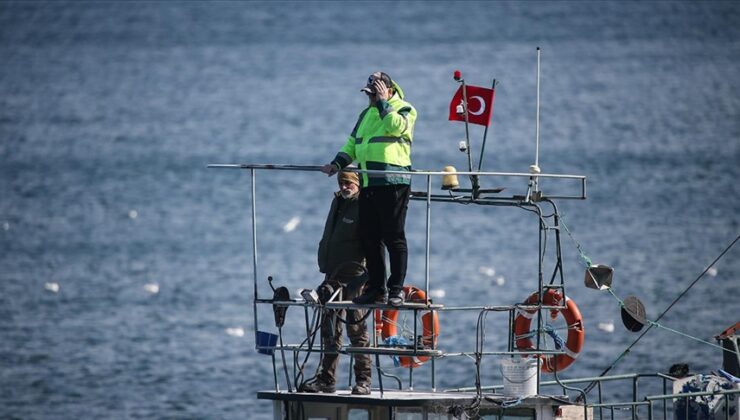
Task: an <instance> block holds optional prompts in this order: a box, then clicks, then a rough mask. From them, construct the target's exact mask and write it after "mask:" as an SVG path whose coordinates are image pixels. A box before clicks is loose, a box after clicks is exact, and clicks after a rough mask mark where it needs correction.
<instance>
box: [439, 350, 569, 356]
mask: <svg viewBox="0 0 740 420" xmlns="http://www.w3.org/2000/svg"><path fill="white" fill-rule="evenodd" d="M476 354H480V355H481V356H534V355H538V354H547V355H558V354H565V352H564V351H562V350H526V351H524V350H522V351H482V352H480V353H475V352H466V351H463V352H457V353H445V354H444V356H445V357H458V356H470V357H472V356H475V355H476Z"/></svg>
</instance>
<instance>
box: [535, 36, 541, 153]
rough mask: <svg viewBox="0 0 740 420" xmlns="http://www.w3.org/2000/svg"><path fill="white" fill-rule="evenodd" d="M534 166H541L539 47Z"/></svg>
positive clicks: (538, 51) (538, 55) (538, 52)
mask: <svg viewBox="0 0 740 420" xmlns="http://www.w3.org/2000/svg"><path fill="white" fill-rule="evenodd" d="M534 164H535V165H537V166H540V47H537V112H536V115H535V149H534Z"/></svg>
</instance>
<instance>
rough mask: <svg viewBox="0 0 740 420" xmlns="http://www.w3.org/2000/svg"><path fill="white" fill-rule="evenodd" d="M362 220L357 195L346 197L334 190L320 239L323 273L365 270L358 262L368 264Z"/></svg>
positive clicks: (343, 274) (349, 273)
mask: <svg viewBox="0 0 740 420" xmlns="http://www.w3.org/2000/svg"><path fill="white" fill-rule="evenodd" d="M359 222H360V211H359V200H358V197H355V198H349V199H345V198H343V197H342V195H341V194H339V193H338V192H337V193H335V194H334V200H333V201H332V202H331V209H330V210H329V215H328V216H327V217H326V224H325V225H324V234H323V236H322V237H321V242H319V270H320V271H321V272H322V273H325V274H329V275H332V274H337V275H339V276H341V277H354V276H357V275H360V274H362V273H363V272H364V270H363V269H362V268H361V267H360V266H359V265H358V264H360V265H364V264H365V253H364V252H363V251H362V242H361V241H360V226H359ZM351 262H354V263H356V264H351ZM345 263H347V264H345ZM337 269H339V270H338V271H337V272H336V273H335V270H337Z"/></svg>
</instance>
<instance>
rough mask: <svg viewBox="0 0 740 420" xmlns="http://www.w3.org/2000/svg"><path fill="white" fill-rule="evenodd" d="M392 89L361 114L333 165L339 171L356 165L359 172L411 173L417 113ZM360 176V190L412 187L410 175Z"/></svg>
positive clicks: (401, 95) (401, 92)
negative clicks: (398, 185) (385, 97)
mask: <svg viewBox="0 0 740 420" xmlns="http://www.w3.org/2000/svg"><path fill="white" fill-rule="evenodd" d="M394 87H395V93H394V94H393V97H391V98H390V99H388V101H387V102H386V101H378V102H377V103H376V105H375V106H368V107H367V108H365V110H364V111H362V113H361V114H360V117H359V118H358V119H357V124H355V128H354V129H353V130H352V134H350V136H349V138H348V139H347V143H345V145H344V147H342V149H341V150H340V151H339V153H337V155H336V157H335V158H334V160H333V161H332V163H333V164H335V165H337V167H339V168H340V169H341V168H344V167H346V166H347V165H349V164H351V163H352V162H354V161H357V163H358V167H359V169H373V170H392V171H408V172H410V171H411V143H412V141H413V136H414V123H415V122H416V109H414V107H413V106H411V104H410V103H408V102H406V101H404V100H403V91H402V90H401V88H400V87H398V85H396V84H395V83H394ZM361 175H362V176H361V178H362V186H363V187H373V186H379V185H393V184H407V185H408V184H410V183H411V175H399V174H383V175H370V176H368V174H361Z"/></svg>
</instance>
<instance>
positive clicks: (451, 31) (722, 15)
mask: <svg viewBox="0 0 740 420" xmlns="http://www.w3.org/2000/svg"><path fill="white" fill-rule="evenodd" d="M738 22H740V6H739V5H738V3H730V2H702V3H688V2H657V3H651V2H639V3H622V2H615V3H609V2H574V3H569V2H545V3H538V2H512V3H508V2H496V3H475V2H462V3H446V2H434V3H429V4H427V3H422V2H413V3H405V2H398V3H396V2H393V3H376V2H372V3H353V4H349V5H344V4H340V3H334V2H328V3H318V2H306V3H280V2H274V3H252V2H249V3H236V2H233V3H232V2H225V3H220V2H215V3H200V2H182V3H178V2H152V3H146V2H125V3H124V2H120V3H119V2H101V3H82V2H76V3H61V2H50V3H44V2H19V3H13V2H2V3H0V197H1V198H0V418H23V419H37V418H38V419H42V418H49V419H51V418H54V419H56V418H129V417H144V418H151V417H154V418H255V419H269V418H271V414H270V411H271V405H270V404H269V403H267V402H264V401H258V400H257V399H256V396H255V392H256V391H257V390H259V389H270V388H271V387H273V381H272V375H273V374H272V368H271V364H270V359H269V357H265V356H262V355H259V354H257V353H256V352H255V350H254V345H255V343H254V335H253V329H254V315H253V311H252V303H251V302H252V298H253V281H252V279H253V271H252V260H251V252H252V242H251V234H252V228H251V222H250V210H249V203H250V200H251V198H252V197H251V192H250V191H251V189H250V177H249V174H248V172H245V171H237V170H215V169H206V165H207V164H208V163H291V164H313V165H317V164H323V163H325V162H327V161H328V160H329V159H330V158H331V157H333V155H334V153H335V152H336V151H337V150H338V148H339V147H340V146H341V145H342V144H343V142H344V140H345V139H346V136H347V135H348V134H349V132H350V130H351V129H352V126H353V124H354V122H355V119H356V117H357V114H358V113H359V111H360V110H361V109H362V108H363V106H364V105H365V101H366V99H365V98H364V97H363V95H362V94H361V93H360V92H359V88H360V87H361V86H362V85H363V84H364V81H365V79H366V77H367V76H368V74H370V73H371V72H373V71H376V70H379V69H380V70H384V71H386V72H388V73H389V74H390V75H391V76H392V77H393V78H394V79H396V80H397V82H398V83H399V84H400V85H401V86H402V87H403V89H404V90H405V92H406V94H407V98H408V99H409V100H410V101H411V102H412V103H413V104H414V105H415V106H416V107H417V109H418V112H419V118H418V120H417V125H416V132H415V141H414V151H413V161H414V166H415V167H416V168H417V169H434V170H439V169H441V168H442V167H444V166H445V165H450V164H451V165H455V166H456V167H457V168H458V169H464V168H465V167H466V166H467V160H466V158H465V155H463V154H462V153H460V152H459V151H458V150H457V144H458V142H459V141H460V140H461V139H463V138H464V128H463V126H462V125H461V124H460V123H452V122H448V121H447V120H446V119H447V118H446V117H447V106H448V103H449V100H450V99H451V97H452V95H453V93H454V91H455V90H456V88H457V86H456V84H455V82H454V81H453V80H452V77H451V76H452V72H453V71H454V70H455V69H460V70H462V71H463V74H464V76H465V77H466V80H467V81H468V83H471V84H474V85H481V86H489V85H490V83H491V80H492V79H493V78H495V79H497V80H498V81H499V85H498V87H497V92H496V104H495V112H494V117H493V121H494V122H493V125H492V126H491V128H490V130H489V133H488V143H487V145H486V150H485V156H484V162H483V168H484V170H490V171H506V172H524V171H526V170H527V168H528V166H529V165H530V164H532V163H533V161H534V155H535V146H534V138H535V125H534V121H535V101H536V89H535V80H536V79H535V75H536V54H535V48H536V47H538V46H539V47H541V48H542V66H541V67H542V80H541V103H542V106H541V136H540V137H541V145H540V160H539V163H540V166H541V167H542V169H543V171H544V172H548V173H569V174H582V175H586V176H587V177H588V200H586V201H562V202H559V203H558V204H559V208H560V211H561V213H562V214H563V215H564V221H565V223H566V224H567V226H568V227H569V228H570V231H571V232H572V234H573V237H574V238H575V239H576V240H577V241H578V243H580V244H581V247H582V249H583V251H584V252H585V253H586V254H587V255H588V256H589V257H591V258H592V259H593V261H594V262H596V263H605V264H609V265H612V266H613V267H614V268H615V275H614V284H613V286H614V287H613V291H614V293H615V295H616V296H618V297H620V298H625V297H626V296H629V295H635V296H637V297H639V298H640V299H641V300H642V301H643V302H644V304H645V306H646V309H647V314H648V316H649V317H650V318H651V319H655V318H656V317H657V316H658V315H660V313H661V312H662V311H663V310H664V309H665V308H666V307H667V306H668V305H669V304H670V303H671V302H672V301H673V300H674V299H675V298H676V297H677V296H678V295H679V294H680V293H681V292H682V291H684V290H685V289H686V287H688V285H689V284H690V283H691V282H692V281H693V280H694V279H695V278H696V277H697V276H698V275H699V274H700V273H701V272H702V271H703V270H704V269H705V268H706V267H707V266H708V264H710V263H711V262H712V261H713V260H714V258H715V257H717V255H719V253H720V252H721V251H722V250H723V249H724V248H725V247H726V246H727V245H728V244H729V243H730V242H732V240H734V239H735V238H736V237H737V235H738V234H739V233H740V184H739V183H738V176H740V169H738V167H739V165H740V77H738V75H740V59H738V57H740V26H739V25H738ZM482 134H483V131H482V130H481V129H479V127H473V129H472V130H471V135H472V143H473V147H474V148H475V149H476V150H479V147H480V144H481V138H482ZM475 160H476V162H477V160H478V155H477V152H476V154H475ZM257 180H258V185H257V195H256V198H257V203H258V210H257V217H258V221H259V225H258V229H257V230H258V235H259V237H258V239H259V246H260V254H259V263H260V265H259V269H258V273H257V275H258V278H259V295H260V297H270V296H271V291H270V289H269V287H268V285H267V282H266V281H265V279H266V277H267V276H268V275H272V276H274V278H275V282H276V283H277V284H279V285H285V286H288V288H289V289H290V290H291V291H292V292H293V293H294V294H295V293H296V292H295V291H296V290H297V289H299V288H302V287H314V286H315V285H317V284H318V282H319V281H320V280H321V276H320V274H319V273H318V271H317V267H316V263H315V252H316V247H317V243H318V240H319V237H320V235H321V229H322V226H323V222H324V217H325V215H326V212H327V210H328V205H329V201H330V198H331V193H332V191H333V190H334V189H335V184H334V180H333V179H327V178H326V177H324V176H320V175H319V174H317V173H311V172H299V173H288V172H282V171H280V172H264V171H263V172H258V173H257ZM425 182H426V180H425V179H422V178H419V179H416V181H415V184H414V189H416V190H423V189H425ZM433 186H434V188H435V189H436V188H438V186H439V180H438V179H435V180H434V182H433ZM484 186H485V187H495V186H502V187H506V188H507V190H506V192H507V193H509V194H511V193H514V194H516V193H522V192H523V191H524V188H525V185H524V184H523V183H522V181H521V180H517V179H513V178H504V179H496V180H491V179H487V180H486V181H485V182H484ZM574 187H575V186H574V185H573V184H567V183H566V184H555V183H552V182H550V183H544V182H543V189H545V192H548V191H552V192H553V193H554V192H561V191H562V192H571V193H572V192H577V188H574ZM425 221H426V218H425V206H424V205H423V203H418V202H414V203H412V204H411V206H410V209H409V218H408V223H407V231H408V237H409V246H410V254H411V255H410V267H409V275H408V279H407V284H416V285H419V286H423V284H424V243H425V237H424V227H425ZM291 228H293V229H292V230H291ZM553 236H554V234H553V233H552V232H551V233H550V235H549V238H548V248H547V253H548V254H547V257H546V259H545V271H546V274H545V280H546V281H549V278H550V275H551V271H552V269H553V262H552V255H553V253H554V250H555V248H554V242H553V241H552V240H553ZM431 240H432V248H431V264H430V270H431V276H430V280H431V289H433V290H435V292H436V293H437V296H441V295H442V294H444V297H438V298H437V302H439V303H444V304H445V305H447V306H465V305H506V304H511V303H514V302H518V301H521V300H523V299H524V298H525V297H526V296H528V295H529V293H531V292H532V291H533V290H534V289H535V288H536V286H537V219H536V217H535V216H534V215H533V214H532V213H530V212H526V211H522V210H520V209H516V208H500V207H495V208H490V207H480V206H474V205H471V206H463V205H460V206H457V205H444V204H439V205H437V204H435V205H434V206H433V209H432V231H431ZM562 243H563V250H562V253H563V258H564V272H565V279H566V282H567V283H566V285H567V286H568V287H569V288H568V294H569V295H570V296H571V297H572V298H573V299H574V300H575V301H576V302H577V303H578V305H579V307H580V309H581V311H582V313H583V314H584V317H585V318H586V321H585V322H586V330H587V333H586V345H585V348H584V350H583V352H582V353H581V355H580V358H579V359H578V360H577V362H576V363H575V364H574V365H573V366H572V367H571V368H570V369H569V370H567V371H566V372H564V373H563V376H565V377H568V378H571V377H578V376H592V375H597V374H599V373H600V372H601V371H602V370H604V369H605V368H607V367H608V366H610V365H611V364H612V363H613V362H614V360H616V358H617V357H618V356H619V355H620V354H621V352H622V351H623V350H624V349H625V348H626V347H627V346H628V345H629V344H630V343H632V341H633V340H634V339H635V338H636V337H637V336H636V335H635V334H633V333H630V332H627V331H626V330H625V329H624V328H623V327H622V325H621V320H620V315H619V307H618V304H617V301H616V300H615V299H614V297H612V296H611V295H610V294H608V293H607V292H597V291H594V290H590V289H586V288H584V287H583V286H582V282H583V271H582V270H583V269H582V265H581V264H582V263H581V261H580V258H579V253H578V250H577V249H576V246H575V242H574V241H573V240H571V239H570V238H569V237H568V236H566V235H563V237H562ZM739 257H740V247H736V248H733V249H732V250H731V251H730V252H728V253H727V255H726V256H725V257H724V258H723V259H722V260H721V261H720V262H719V263H718V264H717V265H716V266H715V267H714V269H713V270H711V271H710V272H709V273H708V274H707V275H706V276H705V277H703V278H702V279H701V280H700V281H699V282H697V283H696V285H695V286H694V287H693V288H692V289H691V290H690V291H689V292H688V293H687V294H686V295H685V296H684V297H683V298H682V299H681V300H680V301H679V302H678V303H677V304H676V305H675V306H674V307H673V308H672V309H671V310H670V311H669V312H668V313H667V314H666V315H665V316H664V317H663V318H662V319H661V323H662V324H664V325H665V326H667V327H670V328H673V329H675V330H678V331H681V332H683V333H685V334H688V335H691V336H694V337H697V338H699V339H702V340H707V341H710V342H713V339H712V337H713V336H714V335H715V334H717V333H719V332H720V331H722V330H723V329H724V328H726V327H728V326H730V325H731V324H733V323H735V322H736V321H738V320H740V304H739V303H738V302H739V301H740V300H738V298H737V296H736V293H737V290H738V286H740V282H739V281H738V278H739V277H740V258H739ZM258 314H259V316H258V318H259V319H258V320H259V327H260V329H263V330H266V331H275V328H274V326H273V325H272V318H271V317H272V314H271V312H270V311H269V308H262V309H260V311H259V312H258ZM288 315H289V318H290V320H291V321H290V325H289V326H288V327H287V331H286V334H287V336H286V339H287V340H288V341H291V342H296V341H298V340H300V333H301V331H302V329H303V314H302V313H301V311H300V310H298V309H291V310H290V311H289V313H288ZM476 318H477V313H475V312H471V313H460V312H454V313H453V312H448V313H443V314H442V318H441V321H442V330H443V331H442V336H441V339H440V340H441V341H440V345H441V347H442V349H444V350H445V351H448V352H455V351H472V350H473V348H474V345H475V320H476ZM505 318H506V316H505V315H500V314H490V315H489V316H488V322H487V324H486V327H487V328H486V349H487V350H490V351H496V350H505V347H506V333H505V330H504V329H503V328H504V327H505V323H506V319H505ZM612 327H613V329H612ZM678 362H686V363H689V364H690V366H691V369H692V370H693V371H696V372H709V371H711V370H713V369H717V368H719V367H721V354H720V353H719V352H718V351H717V350H716V349H714V348H712V347H710V346H708V345H705V344H701V343H698V342H695V341H692V340H690V339H687V338H684V337H681V336H678V335H676V334H673V333H671V332H669V331H666V330H664V329H655V330H653V331H651V332H650V333H649V334H648V335H646V336H645V337H644V338H643V339H642V341H640V343H639V344H638V345H636V346H635V347H634V348H633V349H632V351H631V353H630V354H629V355H627V356H626V357H624V358H623V359H622V360H621V362H620V363H618V364H617V365H616V367H615V368H614V369H613V370H612V373H626V372H632V371H641V372H657V371H662V372H665V371H666V370H667V369H668V367H669V366H670V365H671V364H673V363H678ZM383 364H384V365H385V366H386V367H388V370H389V371H391V372H395V373H398V374H401V375H402V376H403V377H404V378H406V377H407V375H406V374H405V373H404V372H403V371H400V372H399V371H397V370H394V369H393V368H391V366H390V361H389V360H387V359H385V358H384V359H383ZM343 366H346V365H343ZM498 366H499V360H497V358H495V357H491V358H487V359H485V361H484V365H483V381H484V384H487V385H495V384H499V383H501V375H500V372H499V367H498ZM313 369H314V368H313V365H309V368H308V373H309V376H310V374H312V372H313ZM343 371H344V370H343ZM429 372H430V370H429V367H428V366H425V367H424V368H422V369H419V370H418V372H416V374H415V375H414V379H415V381H416V385H417V388H418V387H422V388H423V387H424V386H428V385H429V382H430V374H429ZM343 378H345V379H342V385H343V384H345V383H346V376H343ZM436 379H437V386H438V387H439V388H442V389H444V388H450V387H458V386H471V385H473V380H474V366H473V363H472V361H471V360H470V359H468V358H454V357H450V358H445V359H442V360H439V361H438V363H437V376H436ZM281 386H282V387H284V386H285V385H284V384H281Z"/></svg>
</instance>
